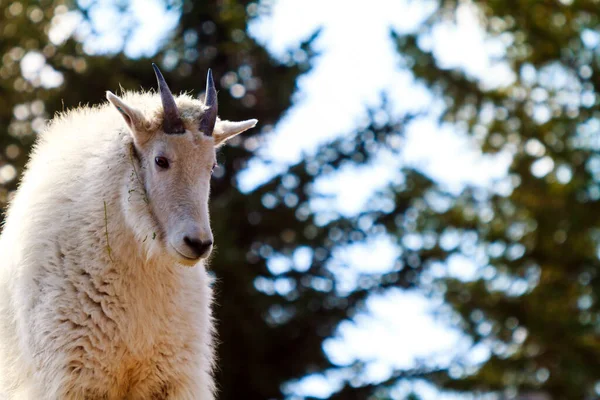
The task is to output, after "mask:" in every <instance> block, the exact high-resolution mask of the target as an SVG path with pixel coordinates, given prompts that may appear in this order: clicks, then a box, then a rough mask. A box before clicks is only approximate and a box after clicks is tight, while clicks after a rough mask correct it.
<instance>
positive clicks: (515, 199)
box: [393, 0, 600, 399]
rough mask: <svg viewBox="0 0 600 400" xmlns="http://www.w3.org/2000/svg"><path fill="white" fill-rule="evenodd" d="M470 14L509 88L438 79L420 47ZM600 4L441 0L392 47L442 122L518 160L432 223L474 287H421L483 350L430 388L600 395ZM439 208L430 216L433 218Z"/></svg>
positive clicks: (434, 377)
mask: <svg viewBox="0 0 600 400" xmlns="http://www.w3.org/2000/svg"><path fill="white" fill-rule="evenodd" d="M460 7H471V9H472V10H473V11H474V12H475V13H476V15H477V17H478V18H479V21H480V22H481V24H482V26H483V27H484V30H485V32H486V36H487V40H488V41H489V42H492V41H495V42H496V43H502V44H503V47H505V48H506V52H505V54H504V55H503V56H502V57H499V58H498V59H496V60H494V61H493V63H496V64H502V65H504V66H505V67H506V68H507V69H508V70H509V71H510V72H511V75H512V79H511V81H510V82H509V83H506V84H505V83H502V84H499V85H497V86H494V85H490V84H489V83H485V82H483V81H482V80H481V79H478V78H476V77H473V76H472V75H469V74H467V73H466V72H465V71H464V70H462V69H460V68H452V69H448V68H443V67H441V66H440V65H439V62H438V60H436V57H435V56H434V55H433V53H432V51H431V48H430V46H429V48H428V46H426V45H424V42H423V41H422V39H423V38H424V37H427V36H428V35H430V34H431V32H432V29H433V27H435V26H436V25H437V24H439V23H440V22H448V21H453V20H454V19H455V18H456V16H457V13H458V12H459V8H460ZM599 7H600V2H598V1H596V0H589V1H586V0H574V1H572V0H560V1H558V0H557V1H533V0H531V1H529V0H522V1H521V0H520V1H514V2H505V1H474V2H457V1H446V0H442V1H440V2H439V8H438V10H437V11H436V12H435V13H434V14H433V15H432V16H431V17H430V18H429V19H428V21H427V22H426V24H424V26H422V30H421V31H419V32H418V33H416V34H413V35H401V34H398V33H394V34H393V38H394V40H395V41H396V42H397V44H398V50H399V52H400V53H401V54H402V56H403V60H404V62H405V65H406V66H408V68H410V70H412V72H413V74H414V76H415V78H416V79H417V80H419V81H420V82H422V83H423V84H425V85H426V86H427V87H429V88H430V89H431V90H432V92H433V93H435V94H436V95H438V96H439V98H441V99H443V100H444V103H445V110H444V113H443V115H442V117H441V119H442V121H441V122H442V123H451V124H453V125H454V126H455V127H456V128H457V129H459V130H462V131H465V132H468V133H470V134H471V135H472V136H473V138H474V139H475V140H476V141H477V143H479V144H480V145H481V147H482V149H483V150H484V151H486V152H489V153H497V152H504V153H506V154H510V155H512V159H513V161H512V164H511V165H510V169H509V174H508V176H507V177H506V178H504V179H502V180H500V181H498V182H496V183H495V184H494V186H493V187H492V188H491V189H490V190H482V189H480V188H467V189H466V190H465V191H464V192H463V193H461V194H460V195H459V196H456V197H454V198H453V199H452V200H451V202H450V203H449V204H450V205H449V206H448V208H447V209H446V210H445V211H443V212H439V211H438V212H436V213H435V214H437V215H432V213H431V212H427V211H426V212H425V213H423V214H422V215H420V216H419V217H418V218H417V219H418V220H422V221H428V223H429V224H435V223H434V222H432V220H435V221H437V226H436V228H435V236H436V238H437V239H438V241H437V243H438V245H439V248H440V250H441V251H442V252H443V253H444V258H448V257H450V256H452V255H457V254H461V255H464V256H466V257H468V258H470V259H473V260H474V261H475V262H476V264H477V266H478V270H477V273H476V274H475V275H476V276H475V277H474V278H473V279H472V280H467V281H465V280H460V279H456V278H454V279H453V278H451V277H448V276H446V277H443V278H441V279H439V278H438V279H432V278H427V276H428V274H427V271H426V270H423V272H422V273H421V282H423V281H424V280H423V278H426V279H425V281H426V282H427V284H429V285H434V286H435V290H436V291H437V293H441V294H443V296H444V299H445V301H446V302H447V304H450V305H452V309H453V312H452V313H453V321H454V323H455V324H456V325H457V326H458V327H460V328H461V329H462V330H463V331H464V332H466V333H467V334H468V335H469V336H470V337H472V338H473V341H474V343H475V344H478V345H479V346H481V347H483V348H486V349H489V359H487V361H485V362H484V363H483V364H482V365H476V366H473V365H470V364H469V363H468V362H467V361H466V360H465V359H462V360H456V361H455V362H454V363H453V364H452V365H451V366H449V367H448V368H447V370H446V371H436V372H435V373H431V374H429V375H428V377H429V379H430V380H431V381H432V382H434V383H436V384H438V385H439V386H440V387H442V388H446V389H451V390H458V391H464V392H469V393H496V395H497V396H499V397H496V398H523V399H525V398H539V399H592V398H598V396H600V382H599V380H598V376H600V364H599V363H598V361H597V360H598V358H599V354H600V341H599V339H598V338H599V337H600V336H599V333H600V313H599V311H600V308H599V306H598V301H597V300H598V295H599V290H600V275H599V273H598V270H599V267H600V263H599V260H598V257H599V254H600V253H599V249H600V247H599V245H600V242H599V240H600V236H599V235H598V232H599V231H598V226H599V222H600V221H598V216H599V215H600V203H599V202H598V200H599V199H600V186H599V184H600V158H598V154H597V152H598V149H599V144H600V142H598V138H599V137H600V136H598V131H599V128H600V119H599V118H600V114H599V113H598V103H599V100H598V92H599V89H600V86H599V85H600V79H599V77H600V73H599V72H600V70H599V69H600V64H599V60H600V57H599V55H600V47H599V46H600V19H599V14H598V9H599ZM427 209H431V208H427Z"/></svg>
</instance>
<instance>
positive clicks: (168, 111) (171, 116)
mask: <svg viewBox="0 0 600 400" xmlns="http://www.w3.org/2000/svg"><path fill="white" fill-rule="evenodd" d="M152 68H154V73H155V74H156V80H157V81H158V91H159V92H160V99H161V101H162V106H163V113H164V118H163V130H164V131H165V133H185V128H184V126H183V121H181V117H180V116H179V110H178V109H177V105H176V104H175V99H174V98H173V94H172V93H171V90H170V89H169V86H168V85H167V82H165V78H164V77H163V75H162V74H161V72H160V70H159V69H158V67H157V66H156V64H154V63H152Z"/></svg>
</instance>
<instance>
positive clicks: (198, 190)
mask: <svg viewBox="0 0 600 400" xmlns="http://www.w3.org/2000/svg"><path fill="white" fill-rule="evenodd" d="M136 148H137V151H138V154H139V160H140V164H141V166H142V171H141V176H142V179H143V183H144V186H145V188H146V194H147V197H148V200H149V205H150V207H151V209H152V213H153V215H154V218H155V219H156V222H157V223H158V225H159V227H160V230H161V233H160V234H161V239H164V241H165V245H166V246H167V249H168V250H169V251H170V252H171V253H172V254H173V255H175V256H176V257H178V258H180V259H181V261H182V262H184V263H195V262H196V261H198V259H201V258H206V257H208V256H209V255H210V252H211V249H212V244H213V236H212V233H211V229H210V221H209V215H208V195H209V191H210V177H211V174H212V169H213V167H214V165H215V150H214V140H213V138H212V137H210V136H206V135H203V134H202V133H200V134H198V133H195V132H190V131H186V132H185V133H183V134H177V135H173V134H165V133H163V132H158V133H157V134H155V135H154V137H153V138H152V139H151V140H149V141H148V142H146V143H144V144H142V145H141V146H138V145H136Z"/></svg>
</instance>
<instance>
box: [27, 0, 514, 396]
mask: <svg viewBox="0 0 600 400" xmlns="http://www.w3.org/2000/svg"><path fill="white" fill-rule="evenodd" d="M79 1H80V3H82V4H86V3H87V2H89V0H79ZM267 1H268V0H263V3H266V2H267ZM434 3H435V2H432V1H429V0H421V1H410V0H370V1H368V2H365V1H348V0H327V1H323V0H302V1H298V0H277V1H274V2H273V8H272V12H271V13H270V14H269V15H266V16H262V17H260V18H258V19H257V20H255V21H254V22H253V23H252V24H251V26H250V33H251V35H253V36H254V37H255V38H257V40H259V41H260V42H261V43H263V44H264V45H265V46H266V47H267V48H268V49H269V51H271V52H272V54H273V55H275V56H276V57H282V56H283V55H284V54H285V52H286V50H287V49H290V48H294V47H296V46H297V45H298V42H299V41H300V40H302V39H305V38H307V37H308V36H310V35H311V34H312V33H313V32H314V31H315V30H316V29H317V28H319V27H323V28H324V29H323V32H322V34H321V36H320V37H319V39H318V40H317V43H316V49H317V50H318V51H319V52H320V53H321V55H320V56H319V57H318V59H317V61H316V63H315V65H314V67H313V69H312V70H311V72H310V73H309V74H307V75H305V76H303V77H302V78H301V79H300V81H299V92H298V93H297V95H296V97H295V98H296V99H298V100H297V101H296V104H295V106H294V107H293V108H292V109H291V110H290V111H289V112H288V113H287V114H286V116H285V117H284V118H283V120H281V121H280V123H279V124H278V125H277V126H276V127H275V129H274V130H273V132H272V133H269V134H268V135H266V137H265V145H264V146H263V148H262V149H261V153H260V154H261V156H262V158H263V159H264V160H265V161H269V162H272V163H274V164H275V165H278V166H279V169H278V170H283V169H285V166H286V165H289V164H290V163H293V162H296V161H298V160H300V159H301V157H302V155H303V154H306V153H311V152H314V151H315V149H316V148H317V146H318V145H319V144H323V143H326V142H327V141H329V140H331V139H333V138H336V137H339V136H340V135H344V134H346V133H349V132H352V130H353V128H355V127H356V126H357V124H358V123H359V122H360V121H361V120H362V119H364V117H365V115H366V113H365V110H366V108H367V106H377V105H378V104H379V101H380V94H381V93H382V92H385V93H387V95H388V96H389V99H390V100H391V101H392V104H393V108H394V110H395V111H397V112H398V113H401V112H406V111H408V110H423V109H428V110H435V109H436V99H434V98H432V97H431V95H430V94H429V93H428V92H427V91H426V90H425V89H423V88H422V87H421V86H419V85H418V84H416V83H415V82H414V81H413V79H412V77H411V75H410V73H408V72H407V71H406V70H403V69H400V68H399V64H400V56H399V55H398V54H397V52H396V51H395V48H394V44H393V43H392V41H391V39H390V36H389V30H390V28H392V27H393V28H394V29H396V30H398V31H400V32H407V31H412V30H414V29H416V28H417V27H418V26H419V24H420V23H421V22H422V21H423V19H424V18H425V17H426V16H427V15H428V14H429V13H430V12H431V11H432V10H433V8H432V7H433V5H434ZM98 4H99V5H100V6H98V7H96V8H95V11H94V12H93V13H92V17H93V18H94V21H95V22H94V27H95V28H96V29H97V30H98V31H99V32H100V34H101V36H100V37H98V38H96V39H93V40H88V41H86V50H88V51H99V52H102V51H116V50H119V49H120V48H121V47H122V46H123V38H122V32H120V31H118V29H117V30H115V29H113V28H114V27H113V25H109V24H107V23H106V22H107V21H110V20H113V19H114V17H115V16H116V15H117V13H118V10H117V9H116V8H115V7H114V1H112V0H102V1H100V2H98ZM132 9H133V10H134V15H135V16H134V17H133V18H134V22H136V23H137V24H138V25H137V27H136V28H135V29H134V30H133V32H132V36H131V40H130V41H129V42H127V43H126V47H125V48H126V51H127V53H128V54H129V55H130V56H137V55H141V54H145V55H151V54H152V53H153V52H154V51H155V49H156V46H157V43H159V42H160V41H161V40H168V33H169V30H170V29H172V27H174V26H175V24H176V22H177V15H176V14H173V13H171V14H166V15H165V13H164V10H163V9H162V6H161V5H160V2H158V1H156V0H152V1H146V0H133V1H132ZM159 18H160V19H162V20H163V21H164V23H163V24H161V28H160V29H157V25H156V24H155V23H153V21H156V20H157V19H159ZM79 22H80V21H79V20H78V18H77V16H74V15H65V17H64V18H63V19H62V20H61V21H60V27H61V29H54V30H53V31H51V36H53V40H54V41H56V42H60V41H61V40H63V38H64V37H65V35H66V34H69V33H70V32H71V31H72V30H73V29H77V30H78V32H79V33H80V34H85V33H86V31H89V28H86V27H82V26H81V25H80V24H79ZM457 23H458V26H455V25H453V24H449V23H448V24H444V25H441V26H439V27H437V28H436V29H435V30H434V31H433V33H432V35H431V36H430V37H427V38H424V39H423V41H422V43H421V44H422V45H423V46H426V47H429V48H432V49H433V51H434V53H435V54H436V56H437V57H438V58H439V60H440V61H441V63H442V65H443V66H445V67H456V66H460V67H462V68H464V69H465V70H466V71H467V73H468V74H470V75H471V76H475V77H477V78H480V79H481V80H482V82H483V83H484V84H485V85H487V86H496V85H503V84H507V83H509V82H511V80H512V79H513V77H512V75H511V73H510V71H509V70H508V68H506V66H504V65H502V64H494V63H492V62H491V61H490V59H491V57H492V56H501V55H502V54H503V52H504V48H505V44H503V43H500V42H494V41H486V40H485V39H484V35H483V33H482V31H481V29H480V28H479V26H478V22H477V19H476V17H475V16H474V13H473V12H472V9H471V8H470V7H469V6H461V8H460V11H459V13H458V19H457ZM36 62H37V64H36ZM43 64H44V63H43V59H41V60H40V58H39V57H37V56H35V55H33V56H30V61H29V62H26V63H24V64H23V69H24V72H25V73H27V74H30V75H31V76H37V75H36V74H40V73H43V70H44V65H43ZM48 73H50V72H48ZM55 79H58V78H56V77H55ZM55 84H60V82H58V81H55ZM402 158H403V160H399V159H394V158H389V157H387V158H386V157H382V159H381V160H378V161H377V162H376V163H375V164H374V165H373V166H371V167H369V168H364V169H348V170H345V171H343V172H342V173H339V174H337V175H335V176H334V177H331V178H327V179H323V180H321V181H320V182H318V184H317V189H318V190H320V191H322V192H326V193H329V194H333V195H335V196H336V200H335V201H334V202H333V203H332V204H329V205H328V206H329V207H335V208H336V209H337V210H341V211H342V212H343V213H344V214H346V215H352V214H354V213H356V212H357V211H359V210H360V209H361V208H362V207H363V206H364V205H365V202H366V201H367V199H368V197H369V195H370V194H371V193H373V191H374V190H376V189H377V188H380V187H382V186H384V185H386V184H387V183H388V182H390V180H392V179H394V178H395V177H396V175H397V171H398V168H399V166H400V165H401V161H402V162H407V163H409V164H411V165H415V166H418V167H419V168H421V169H422V170H424V171H425V172H426V173H428V174H429V175H430V176H432V177H433V178H435V179H437V180H439V181H440V182H441V183H442V184H443V185H444V186H445V187H446V188H447V189H448V190H451V191H453V192H458V191H460V190H461V188H462V187H464V185H465V184H475V185H481V186H489V185H490V182H491V179H492V178H499V177H503V176H505V174H506V170H507V167H508V163H509V162H510V156H508V155H506V154H500V155H499V156H496V157H495V158H492V157H484V156H482V155H481V153H480V151H479V150H478V149H477V146H476V145H475V144H474V143H473V142H472V140H471V139H470V138H469V137H468V136H467V135H465V134H464V133H459V132H456V131H455V130H453V129H451V128H449V127H446V126H442V127H439V126H438V125H436V123H435V122H433V121H432V119H431V118H423V119H421V120H419V121H416V122H415V123H413V124H412V125H411V126H410V127H409V129H408V133H407V141H406V143H405V147H404V149H403V154H402ZM272 174H273V166H272V164H271V165H270V166H269V167H267V164H266V163H262V162H260V161H256V162H254V163H253V164H252V165H251V167H250V168H249V169H248V170H247V171H246V172H245V173H243V175H242V177H241V178H240V185H241V187H242V189H243V190H252V188H254V187H256V185H257V184H260V183H261V182H264V181H265V179H266V178H268V177H269V176H270V175H272ZM373 254H377V257H373V256H372V255H373ZM396 255H397V252H396V250H395V249H394V248H393V247H392V246H391V245H390V242H389V240H387V239H385V238H375V239H373V240H372V241H370V242H368V243H366V244H363V245H360V246H354V247H352V248H350V249H346V250H345V251H344V252H340V257H341V258H345V260H344V261H345V262H347V263H349V264H350V265H351V266H352V270H351V271H350V272H346V275H345V277H344V278H345V279H351V277H352V274H356V273H357V272H359V271H362V272H369V271H373V272H375V271H377V272H381V271H385V270H388V269H389V268H390V267H391V266H392V264H393V261H394V258H395V256H396ZM274 265H275V264H274ZM440 268H442V270H443V271H444V272H443V273H447V274H452V275H455V276H459V277H461V278H463V279H471V278H472V277H473V276H474V275H475V270H476V267H475V266H474V264H473V262H471V261H470V260H466V259H464V258H454V259H453V260H452V262H451V263H450V265H448V266H445V267H440ZM349 276H350V278H349ZM439 308H440V303H438V302H436V301H435V300H430V299H427V298H426V297H424V296H423V294H421V293H419V292H417V291H410V292H402V291H399V290H393V291H390V292H389V293H388V294H386V295H377V296H372V297H371V298H370V299H369V301H368V303H367V309H368V312H367V313H365V314H361V315H359V316H358V317H357V318H355V320H354V321H352V322H345V323H343V324H342V325H341V326H340V329H339V334H338V336H337V338H335V339H331V340H328V341H327V342H326V343H325V350H326V351H327V353H328V355H329V356H330V357H331V359H332V360H333V361H334V362H337V363H340V364H347V363H350V362H352V361H353V360H355V359H360V360H368V361H369V372H368V376H366V377H364V378H365V380H366V381H378V380H380V379H384V378H385V377H386V376H387V374H389V371H390V370H391V369H392V368H410V367H411V366H414V365H415V362H417V361H418V360H421V359H424V358H427V357H429V356H435V359H436V360H437V362H439V363H442V364H443V363H444V362H447V361H448V359H449V357H451V356H452V355H454V354H456V353H457V352H466V351H467V349H468V348H469V342H468V340H467V339H466V338H464V337H462V336H461V334H460V333H459V332H457V331H455V330H453V329H451V328H450V327H449V326H448V325H447V324H445V323H443V322H441V321H439V320H437V319H436V318H434V316H433V313H434V312H436V311H438V310H439ZM486 354H487V353H486V350H485V349H477V351H475V352H473V354H472V359H473V361H474V362H475V361H477V360H479V361H481V360H482V359H485V357H486ZM337 382H339V377H338V376H336V375H335V374H328V375H327V376H320V375H314V376H310V377H308V378H306V379H304V380H302V381H301V382H298V383H296V384H292V385H290V386H289V387H288V390H289V391H290V394H291V393H292V392H293V393H295V394H296V395H314V396H320V397H324V398H325V397H328V396H329V395H330V394H331V391H332V390H333V389H335V387H336V384H337ZM411 389H413V390H416V391H417V392H418V393H419V394H421V395H422V396H423V398H424V399H442V398H456V397H455V396H450V395H448V396H446V395H444V396H442V395H440V394H439V393H437V392H436V391H435V390H433V389H432V388H431V387H430V386H429V385H427V384H425V383H423V382H415V383H413V384H403V385H401V387H400V388H399V389H398V398H402V394H403V393H407V391H409V390H411Z"/></svg>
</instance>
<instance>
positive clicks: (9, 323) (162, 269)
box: [0, 65, 257, 400]
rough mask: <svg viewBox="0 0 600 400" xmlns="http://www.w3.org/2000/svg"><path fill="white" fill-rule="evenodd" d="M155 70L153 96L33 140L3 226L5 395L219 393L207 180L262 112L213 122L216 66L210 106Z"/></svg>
mask: <svg viewBox="0 0 600 400" xmlns="http://www.w3.org/2000/svg"><path fill="white" fill-rule="evenodd" d="M153 67H154V70H155V73H156V77H157V80H158V86H159V91H158V93H157V94H153V93H141V94H140V93H138V94H136V93H129V94H125V95H124V96H123V98H122V99H121V98H119V97H117V96H116V95H114V94H112V93H111V92H107V99H108V101H109V103H110V104H104V105H101V106H98V107H94V108H89V107H85V108H80V109H77V110H74V111H71V112H68V113H66V114H63V115H61V116H58V117H56V118H55V119H54V121H53V122H51V123H50V124H49V126H48V127H47V129H46V130H45V132H44V133H43V134H41V135H40V137H39V138H38V141H37V143H36V145H35V147H34V149H33V152H32V155H31V158H30V161H29V164H28V166H27V170H26V172H25V174H24V176H23V179H22V182H21V184H20V187H19V189H18V191H17V193H16V196H15V198H14V200H13V201H12V203H11V205H10V207H9V210H8V213H7V218H6V224H5V226H4V229H3V232H2V235H1V236H0V398H2V395H4V396H5V397H6V398H8V399H19V400H20V399H26V400H29V399H31V400H34V399H35V400H38V399H46V400H57V399H103V400H112V399H131V400H137V399H140V400H141V399H194V400H197V399H201V400H206V399H213V398H214V390H215V389H214V383H213V378H212V366H213V349H212V320H211V308H210V307H211V299H212V294H211V287H210V283H211V281H210V278H209V276H208V274H207V272H206V269H205V268H204V263H205V260H206V258H207V257H208V256H209V254H210V253H211V250H212V244H213V236H212V233H211V229H210V224H209V213H208V197H209V186H210V177H211V173H212V170H213V167H214V165H215V158H216V156H215V148H216V147H218V146H220V145H221V144H223V143H224V142H225V141H227V140H228V139H230V138H231V137H233V136H235V135H237V134H239V133H241V132H243V131H245V130H247V129H249V128H252V127H254V126H255V125H256V122H257V121H256V120H247V121H241V122H230V121H224V120H221V119H219V118H217V97H216V96H217V92H216V90H215V86H214V82H213V78H212V74H211V72H210V70H209V72H208V77H207V85H206V98H205V102H204V103H203V102H201V101H200V100H196V99H193V98H192V97H190V96H187V95H181V96H178V97H177V98H175V97H173V95H172V94H171V91H170V90H169V87H168V86H167V84H166V82H165V80H164V78H163V76H162V74H161V73H160V71H159V69H158V68H157V67H156V66H155V65H153ZM111 105H112V106H114V107H111ZM119 114H120V116H119ZM192 266H195V268H186V267H192Z"/></svg>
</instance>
